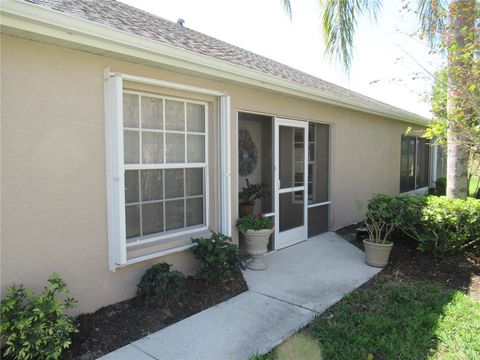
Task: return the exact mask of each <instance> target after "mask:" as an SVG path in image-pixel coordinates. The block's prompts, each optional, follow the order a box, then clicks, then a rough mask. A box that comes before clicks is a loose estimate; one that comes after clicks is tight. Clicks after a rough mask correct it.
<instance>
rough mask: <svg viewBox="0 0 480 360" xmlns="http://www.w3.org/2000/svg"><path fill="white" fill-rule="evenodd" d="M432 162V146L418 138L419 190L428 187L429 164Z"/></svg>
mask: <svg viewBox="0 0 480 360" xmlns="http://www.w3.org/2000/svg"><path fill="white" fill-rule="evenodd" d="M429 160H430V145H428V142H427V139H422V138H418V149H417V169H416V170H417V173H416V176H417V189H418V188H422V187H425V186H428V164H429Z"/></svg>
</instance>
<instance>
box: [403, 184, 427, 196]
mask: <svg viewBox="0 0 480 360" xmlns="http://www.w3.org/2000/svg"><path fill="white" fill-rule="evenodd" d="M426 192H428V186H424V187H421V188H418V189H415V190H409V191H404V192H401V193H400V195H420V194H424V193H426Z"/></svg>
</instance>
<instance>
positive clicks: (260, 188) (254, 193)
mask: <svg viewBox="0 0 480 360" xmlns="http://www.w3.org/2000/svg"><path fill="white" fill-rule="evenodd" d="M245 181H246V183H247V186H246V187H243V188H242V191H240V192H239V193H238V198H239V199H240V205H253V204H255V200H257V199H264V198H266V197H267V196H268V195H269V194H270V193H269V191H268V184H266V183H261V184H250V182H249V181H248V179H245Z"/></svg>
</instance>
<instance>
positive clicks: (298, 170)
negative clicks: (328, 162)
mask: <svg viewBox="0 0 480 360" xmlns="http://www.w3.org/2000/svg"><path fill="white" fill-rule="evenodd" d="M294 168H295V183H294V186H303V162H296V163H295V164H294Z"/></svg>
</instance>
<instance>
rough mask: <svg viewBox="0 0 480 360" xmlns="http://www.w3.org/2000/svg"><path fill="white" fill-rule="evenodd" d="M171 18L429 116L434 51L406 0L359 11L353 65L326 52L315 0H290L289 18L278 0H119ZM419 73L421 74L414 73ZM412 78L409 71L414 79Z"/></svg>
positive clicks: (434, 63) (322, 77)
mask: <svg viewBox="0 0 480 360" xmlns="http://www.w3.org/2000/svg"><path fill="white" fill-rule="evenodd" d="M121 1H122V2H124V3H127V4H129V5H132V6H135V7H137V8H140V9H142V10H145V11H148V12H150V13H153V14H156V15H158V16H161V17H163V18H165V19H168V20H171V21H177V19H179V18H182V19H184V20H185V26H186V27H188V28H191V29H194V30H197V31H200V32H202V33H205V34H207V35H210V36H213V37H215V38H218V39H221V40H223V41H226V42H228V43H231V44H234V45H237V46H240V47H242V48H244V49H247V50H249V51H252V52H255V53H257V54H260V55H263V56H266V57H268V58H271V59H274V60H276V61H279V62H281V63H283V64H286V65H289V66H292V67H294V68H296V69H299V70H302V71H304V72H307V73H309V74H312V75H314V76H317V77H319V78H321V79H324V80H327V81H330V82H332V83H335V84H338V85H340V86H344V87H346V88H349V89H352V90H354V91H357V92H360V93H362V94H364V95H367V96H370V97H372V98H375V99H377V100H380V101H383V102H386V103H388V104H391V105H394V106H397V107H400V108H402V109H405V110H408V111H411V112H414V113H417V114H420V115H423V116H426V117H430V116H431V115H430V105H429V103H428V102H427V101H425V100H424V98H425V96H424V94H425V92H426V91H429V89H430V88H431V77H430V76H429V75H428V73H433V71H434V70H435V68H436V66H438V64H439V59H435V58H433V57H432V55H429V49H428V46H427V45H426V44H424V43H421V42H420V41H419V40H417V39H414V38H412V37H410V36H408V34H409V33H411V32H413V31H414V30H415V29H417V28H418V23H417V21H416V17H415V14H413V13H412V12H405V11H401V7H402V4H403V3H404V2H405V1H406V0H402V1H400V0H384V1H383V8H382V10H381V11H380V15H379V17H378V19H377V21H376V22H375V21H373V20H371V19H367V18H365V19H361V20H360V21H359V23H358V28H357V32H356V36H355V40H354V41H355V52H354V56H353V61H352V68H351V71H350V73H349V74H348V75H347V74H346V73H345V71H344V69H343V67H342V65H341V64H340V63H338V62H337V61H335V60H334V59H331V58H330V57H328V56H327V55H325V47H324V44H323V41H324V40H323V35H322V31H321V17H320V7H319V0H291V3H292V13H293V18H292V20H290V19H289V18H288V16H287V15H286V14H285V12H284V10H283V7H282V3H281V1H280V0H242V1H233V0H202V1H198V0H121ZM419 72H420V73H421V76H420V78H418V76H415V73H419ZM413 78H416V79H413Z"/></svg>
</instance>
